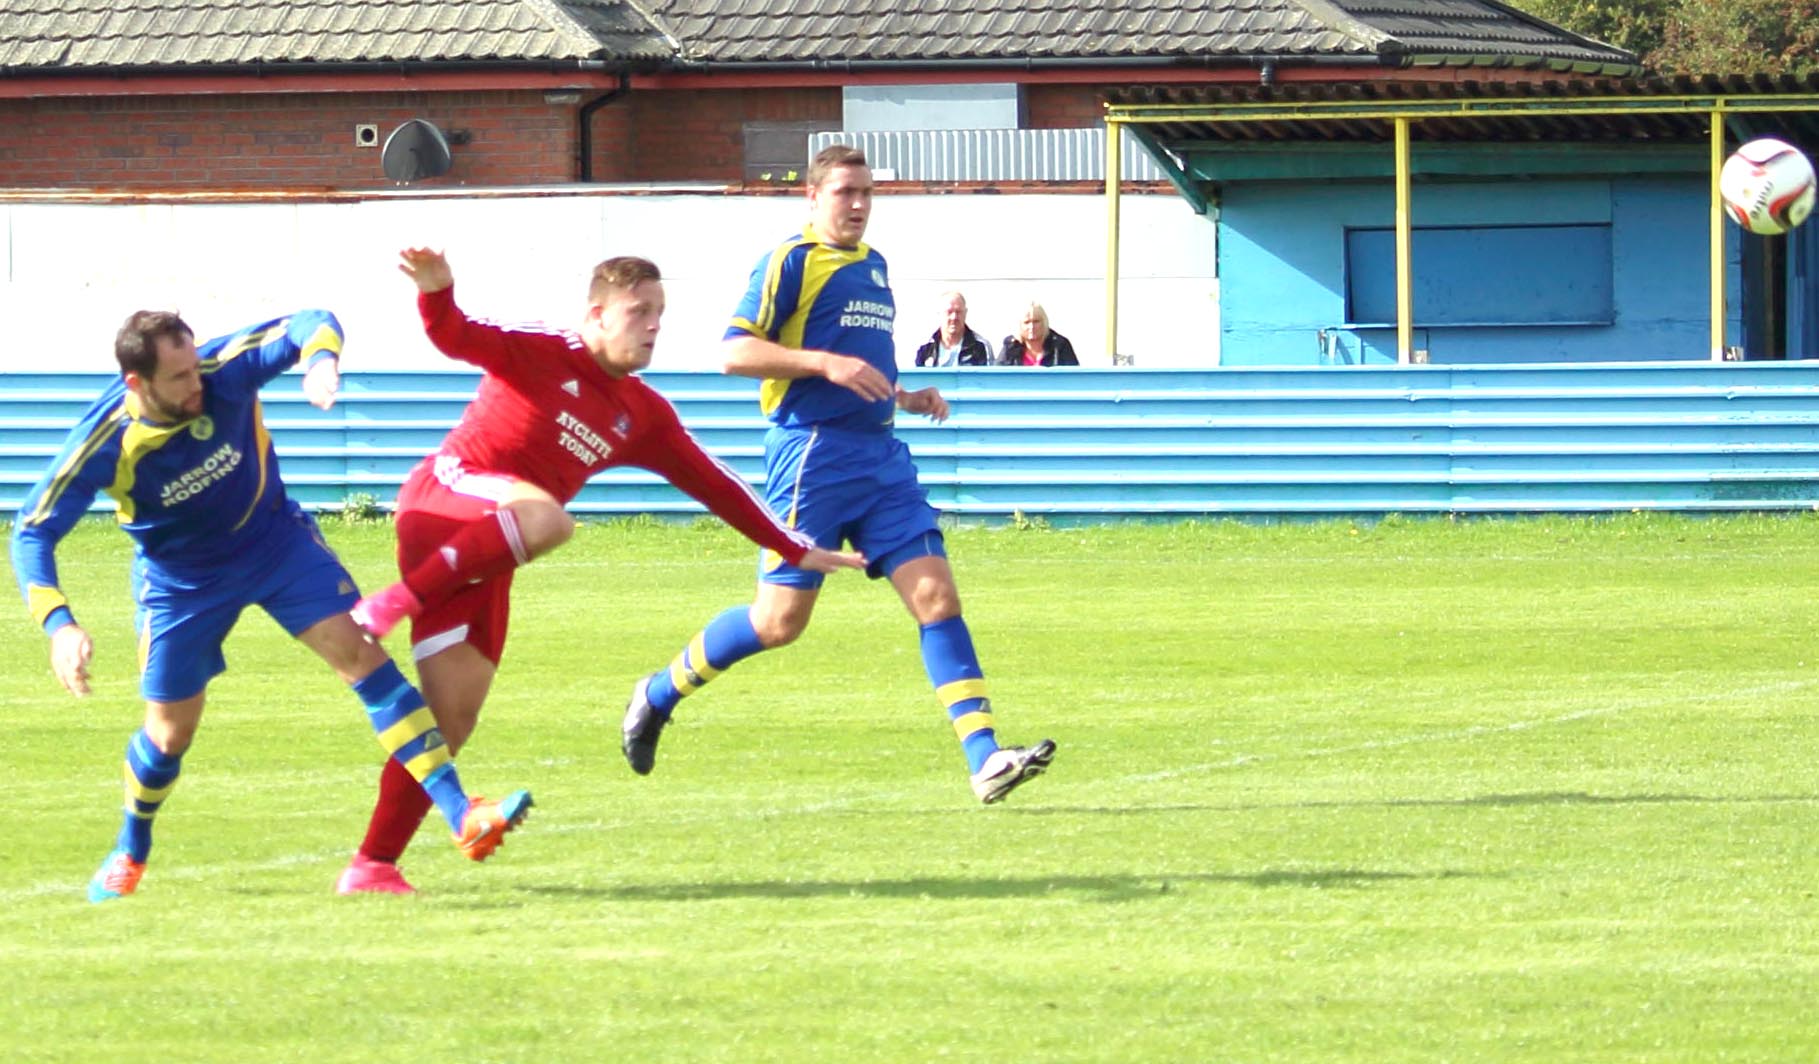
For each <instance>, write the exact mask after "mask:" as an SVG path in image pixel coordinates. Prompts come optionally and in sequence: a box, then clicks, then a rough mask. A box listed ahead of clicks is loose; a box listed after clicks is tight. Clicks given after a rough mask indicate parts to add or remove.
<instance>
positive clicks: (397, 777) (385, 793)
mask: <svg viewBox="0 0 1819 1064" xmlns="http://www.w3.org/2000/svg"><path fill="white" fill-rule="evenodd" d="M431 804H432V803H431V802H430V796H429V795H428V794H427V793H425V792H424V790H423V785H422V784H420V783H418V782H417V781H416V779H414V778H413V777H412V776H411V774H410V773H409V772H407V771H405V769H404V766H403V765H400V764H399V763H398V761H397V759H396V758H390V757H388V758H386V759H385V769H384V770H383V771H381V772H380V773H379V801H378V802H377V803H375V804H374V806H373V818H372V819H371V820H370V821H368V822H367V825H366V838H365V839H364V840H363V841H362V842H361V843H360V852H361V853H362V854H364V855H366V856H367V857H370V858H372V859H373V860H375V861H390V862H392V863H394V864H396V863H397V861H398V858H400V857H402V856H404V849H405V847H407V846H409V845H410V844H411V837H412V836H413V835H415V834H417V829H418V828H419V827H421V826H422V825H423V818H424V817H425V816H426V815H428V813H429V811H430V806H431Z"/></svg>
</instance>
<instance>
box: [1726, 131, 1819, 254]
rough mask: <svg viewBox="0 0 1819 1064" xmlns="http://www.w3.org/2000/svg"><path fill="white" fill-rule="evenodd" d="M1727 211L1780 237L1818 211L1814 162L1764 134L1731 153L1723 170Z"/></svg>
mask: <svg viewBox="0 0 1819 1064" xmlns="http://www.w3.org/2000/svg"><path fill="white" fill-rule="evenodd" d="M1718 193H1719V195H1720V196H1722V197H1723V198H1724V212H1725V213H1726V214H1728V215H1730V216H1731V220H1732V221H1734V222H1736V223H1737V224H1738V225H1741V226H1742V227H1743V228H1745V229H1748V230H1749V231H1750V232H1752V233H1761V234H1762V235H1764V236H1774V235H1775V234H1777V233H1785V232H1787V231H1788V230H1789V229H1792V228H1794V227H1795V226H1797V225H1799V224H1800V223H1801V222H1803V221H1805V220H1806V216H1807V215H1808V214H1809V213H1811V212H1812V209H1813V164H1812V163H1811V162H1810V161H1809V160H1808V159H1807V157H1806V155H1805V154H1804V153H1802V152H1801V151H1800V149H1799V148H1796V147H1794V146H1793V145H1792V144H1788V143H1786V142H1785V141H1779V140H1776V139H1774V138H1773V137H1759V138H1757V139H1756V140H1752V141H1750V142H1749V143H1747V144H1745V145H1743V147H1741V148H1738V149H1737V150H1736V151H1734V152H1732V153H1731V157H1730V158H1728V159H1726V160H1724V169H1723V170H1721V171H1719V173H1718Z"/></svg>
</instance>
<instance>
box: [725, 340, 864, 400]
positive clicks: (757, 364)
mask: <svg viewBox="0 0 1819 1064" xmlns="http://www.w3.org/2000/svg"><path fill="white" fill-rule="evenodd" d="M722 355H723V359H724V365H725V368H726V372H728V373H731V374H734V375H736V376H740V377H757V378H759V379H761V380H762V379H771V380H797V379H799V378H802V377H825V378H827V380H828V381H830V382H832V383H834V384H838V385H839V386H840V387H842V388H845V389H848V390H849V391H852V392H855V393H857V394H858V396H859V397H860V398H861V399H868V400H871V401H873V402H876V401H877V400H879V399H889V398H891V397H892V395H893V394H894V392H893V390H892V387H891V382H890V380H889V379H888V378H886V377H885V376H884V374H882V373H880V372H878V370H877V369H875V368H874V367H873V366H872V364H871V363H869V362H867V361H866V360H865V359H863V358H854V357H852V356H850V355H836V354H834V353H833V352H831V351H803V350H800V349H798V348H794V347H785V346H783V345H782V344H779V343H773V342H772V341H770V340H766V339H764V338H763V337H760V336H735V337H733V338H732V339H730V340H728V341H726V343H725V345H724V346H723V349H722Z"/></svg>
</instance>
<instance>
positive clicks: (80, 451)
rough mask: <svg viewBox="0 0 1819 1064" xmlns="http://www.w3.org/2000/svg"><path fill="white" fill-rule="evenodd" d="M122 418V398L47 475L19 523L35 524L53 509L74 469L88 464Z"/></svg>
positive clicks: (79, 468)
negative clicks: (39, 493) (54, 472)
mask: <svg viewBox="0 0 1819 1064" xmlns="http://www.w3.org/2000/svg"><path fill="white" fill-rule="evenodd" d="M125 420H126V404H125V403H124V402H122V403H121V405H119V406H117V407H115V408H114V409H112V410H110V411H108V412H107V415H106V416H105V417H103V418H102V419H101V423H100V424H99V425H96V426H95V430H94V431H93V432H91V433H89V434H88V438H87V439H85V440H83V441H82V446H80V447H78V448H76V452H75V453H74V454H72V455H70V456H69V461H67V462H64V463H63V466H62V468H60V469H58V470H57V475H56V476H54V477H52V478H51V484H50V487H48V488H46V489H45V490H44V496H43V498H40V499H39V500H38V505H37V506H34V507H33V508H32V512H31V513H30V514H27V515H26V516H25V517H23V518H21V519H20V522H19V523H20V524H25V525H35V524H37V523H39V522H40V521H43V520H44V519H45V518H47V517H49V516H50V514H51V511H52V510H54V509H56V506H57V500H58V499H59V498H61V497H62V495H63V492H64V490H65V489H67V488H68V487H69V485H70V481H72V480H74V479H75V478H76V473H77V472H78V471H80V470H81V469H82V467H83V466H84V465H87V464H88V460H89V459H90V458H93V457H94V456H95V452H96V451H98V450H100V449H101V447H102V445H104V444H106V443H107V441H108V440H109V439H112V438H113V435H114V433H115V432H116V431H118V430H119V428H120V424H121V422H123V421H125Z"/></svg>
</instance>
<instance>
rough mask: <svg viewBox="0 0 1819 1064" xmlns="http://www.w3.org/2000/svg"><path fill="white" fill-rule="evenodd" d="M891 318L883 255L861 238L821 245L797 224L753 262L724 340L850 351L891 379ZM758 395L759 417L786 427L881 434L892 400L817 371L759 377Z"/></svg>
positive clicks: (893, 404) (894, 359)
mask: <svg viewBox="0 0 1819 1064" xmlns="http://www.w3.org/2000/svg"><path fill="white" fill-rule="evenodd" d="M896 316H897V305H896V302H895V301H894V300H893V299H892V298H891V288H890V277H889V273H888V272H887V270H886V267H885V265H884V256H882V255H880V254H878V253H877V252H876V251H873V250H872V249H871V247H869V246H868V245H866V244H860V245H859V246H858V247H856V248H842V247H835V246H833V245H832V244H823V243H821V241H820V240H819V239H818V238H817V237H816V236H815V235H814V231H813V230H812V229H806V228H805V229H804V230H803V231H802V235H801V236H798V237H795V238H794V239H791V240H788V241H786V242H784V243H783V244H781V245H779V246H778V247H777V248H776V249H775V250H773V251H771V252H770V254H768V255H766V256H764V258H763V259H760V260H759V262H758V267H757V268H756V269H755V270H753V271H752V279H751V283H750V284H749V285H748V286H746V290H745V298H744V299H741V300H740V301H739V309H738V311H737V312H736V313H735V314H734V315H733V321H732V324H731V325H729V326H727V330H726V337H725V338H726V339H729V340H730V339H733V338H735V337H739V336H758V337H762V338H764V339H766V340H770V341H772V342H774V343H779V344H782V345H783V346H785V347H793V348H799V349H802V350H807V351H831V352H833V353H834V354H838V355H852V356H854V357H857V358H863V359H865V360H866V361H867V362H869V363H871V364H872V366H873V367H875V368H876V369H877V370H878V372H880V373H882V374H884V375H885V377H886V378H888V379H889V380H890V381H891V383H893V384H895V383H896V381H897V347H896V343H895V341H893V340H892V339H891V327H892V325H893V324H894V322H895V319H896ZM758 401H759V404H760V406H762V408H763V410H764V413H765V415H766V416H767V417H769V418H770V419H771V420H772V421H773V422H776V423H777V424H779V425H783V426H785V427H790V428H795V427H806V426H809V425H831V426H834V427H836V428H844V429H853V430H857V431H864V432H885V431H888V430H889V429H890V427H891V419H892V417H893V416H894V415H895V413H896V410H897V404H896V401H895V400H892V399H879V400H876V401H870V400H866V399H861V398H860V397H859V396H858V394H857V393H855V392H853V391H851V390H849V389H846V388H842V387H840V386H839V385H838V384H833V383H831V382H829V381H827V380H825V379H823V378H821V377H803V378H800V379H797V380H766V381H765V382H764V384H763V386H762V387H761V388H760V389H759V392H758Z"/></svg>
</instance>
